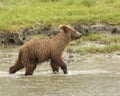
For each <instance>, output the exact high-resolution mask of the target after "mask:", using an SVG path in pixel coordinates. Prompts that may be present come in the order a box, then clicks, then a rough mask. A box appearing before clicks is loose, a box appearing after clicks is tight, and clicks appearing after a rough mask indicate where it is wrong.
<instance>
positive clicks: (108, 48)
mask: <svg viewBox="0 0 120 96" xmlns="http://www.w3.org/2000/svg"><path fill="white" fill-rule="evenodd" d="M82 43H83V45H82ZM72 45H74V46H72ZM67 51H68V52H77V53H82V52H89V53H110V52H114V51H120V36H119V35H115V36H114V35H113V36H105V35H103V34H89V35H88V36H84V37H83V38H81V39H79V40H77V41H76V42H73V43H72V44H71V47H70V48H68V50H67Z"/></svg>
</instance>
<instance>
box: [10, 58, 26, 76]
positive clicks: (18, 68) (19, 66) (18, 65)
mask: <svg viewBox="0 0 120 96" xmlns="http://www.w3.org/2000/svg"><path fill="white" fill-rule="evenodd" d="M22 68H24V66H23V65H22V64H21V63H20V62H19V59H17V61H16V63H15V65H13V66H12V67H10V69H9V73H10V74H13V73H15V72H16V71H18V70H20V69H22Z"/></svg>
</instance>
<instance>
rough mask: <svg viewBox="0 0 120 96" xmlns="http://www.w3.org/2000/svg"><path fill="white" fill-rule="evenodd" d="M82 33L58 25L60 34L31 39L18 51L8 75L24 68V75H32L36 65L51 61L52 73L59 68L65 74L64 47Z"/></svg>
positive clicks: (66, 26)
mask: <svg viewBox="0 0 120 96" xmlns="http://www.w3.org/2000/svg"><path fill="white" fill-rule="evenodd" d="M81 36H82V33H79V32H77V31H76V30H74V29H73V28H71V27H70V26H68V25H60V32H59V33H58V34H57V35H56V36H54V37H51V38H40V39H33V40H30V41H28V42H26V43H25V44H24V45H23V46H22V47H21V48H20V51H19V55H18V59H17V60H16V63H15V65H13V66H12V67H10V69H9V73H10V74H12V73H15V72H16V71H18V70H20V69H22V68H24V67H25V70H26V72H25V75H32V74H33V71H34V69H35V68H36V66H37V64H38V63H42V62H44V61H46V60H48V59H50V60H51V63H50V64H51V67H52V71H53V73H55V72H59V67H61V69H62V70H63V72H64V74H67V66H66V64H65V63H64V62H63V60H62V54H63V52H64V50H65V49H66V46H67V45H68V44H69V43H70V41H72V40H76V39H79V38H80V37H81Z"/></svg>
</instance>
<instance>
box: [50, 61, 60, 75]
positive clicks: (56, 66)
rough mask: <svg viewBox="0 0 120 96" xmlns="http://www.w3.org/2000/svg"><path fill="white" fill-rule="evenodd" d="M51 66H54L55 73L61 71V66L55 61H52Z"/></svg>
mask: <svg viewBox="0 0 120 96" xmlns="http://www.w3.org/2000/svg"><path fill="white" fill-rule="evenodd" d="M50 65H51V67H52V71H53V73H55V74H56V73H58V72H59V66H58V65H57V64H55V63H54V62H53V61H51V63H50Z"/></svg>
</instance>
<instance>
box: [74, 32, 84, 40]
mask: <svg viewBox="0 0 120 96" xmlns="http://www.w3.org/2000/svg"><path fill="white" fill-rule="evenodd" d="M82 35H83V34H82V33H80V32H76V36H75V39H79V38H81V37H82Z"/></svg>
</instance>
